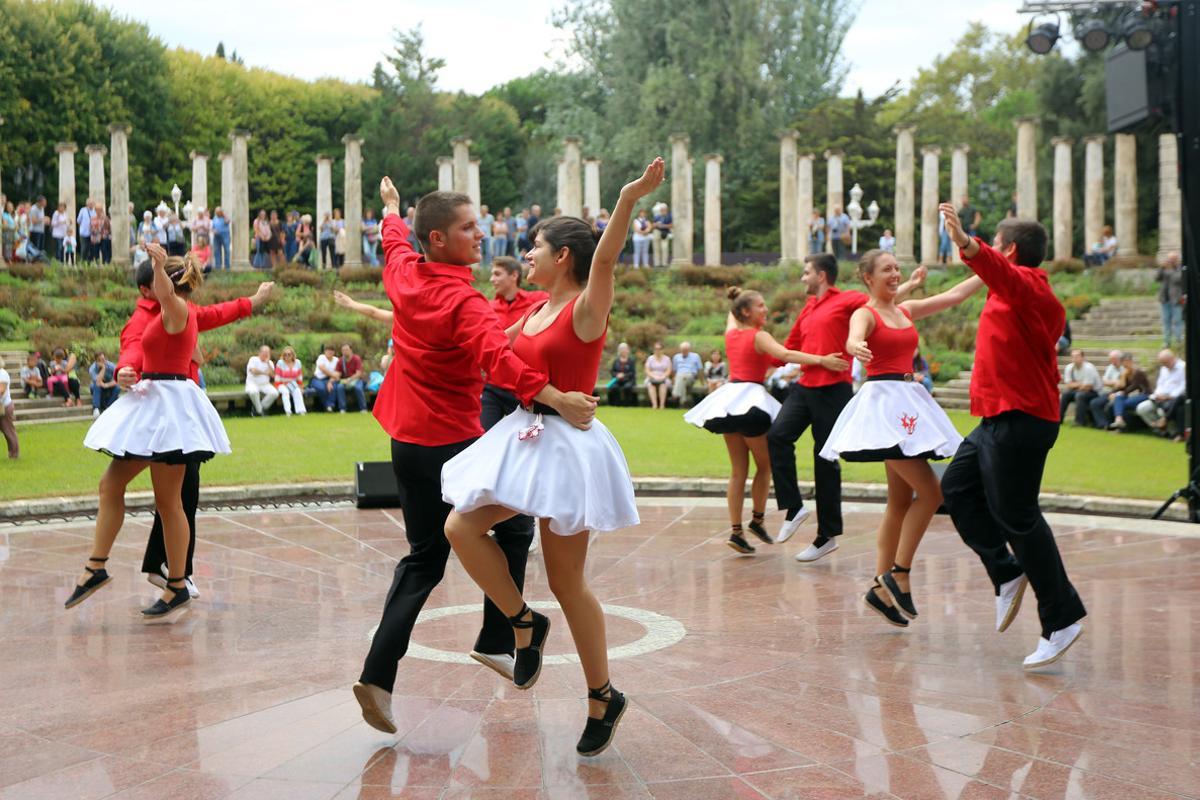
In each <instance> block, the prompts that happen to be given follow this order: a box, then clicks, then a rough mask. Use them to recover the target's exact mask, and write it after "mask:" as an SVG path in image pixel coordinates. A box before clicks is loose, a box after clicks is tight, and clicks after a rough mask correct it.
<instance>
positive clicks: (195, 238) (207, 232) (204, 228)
mask: <svg viewBox="0 0 1200 800" xmlns="http://www.w3.org/2000/svg"><path fill="white" fill-rule="evenodd" d="M191 228H192V251H193V252H195V251H196V249H197V247H198V246H199V242H200V237H201V236H203V237H204V241H205V242H206V244H207V246H208V247H209V254H208V258H209V260H208V261H202V262H201V264H202V265H203V266H205V267H209V268H211V267H212V264H211V259H212V241H213V221H212V218H211V217H209V216H208V211H207V210H205V209H203V208H200V209H197V210H196V214H195V216H193V217H192V222H191Z"/></svg>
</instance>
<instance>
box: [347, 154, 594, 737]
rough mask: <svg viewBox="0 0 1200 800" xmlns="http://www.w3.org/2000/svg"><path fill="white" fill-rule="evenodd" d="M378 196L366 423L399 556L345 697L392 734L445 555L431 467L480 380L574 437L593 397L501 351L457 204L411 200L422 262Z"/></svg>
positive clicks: (455, 448) (461, 440) (437, 473)
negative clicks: (379, 256) (400, 685)
mask: <svg viewBox="0 0 1200 800" xmlns="http://www.w3.org/2000/svg"><path fill="white" fill-rule="evenodd" d="M379 194H380V197H381V198H382V199H383V204H384V217H383V251H384V255H385V259H386V261H385V264H384V267H383V283H384V287H385V289H386V290H387V293H388V298H389V299H390V300H391V301H392V307H393V308H394V312H393V322H392V341H393V343H394V345H395V350H396V357H395V359H394V360H393V361H392V363H391V365H390V366H389V367H388V373H387V377H386V378H385V379H384V382H383V386H382V387H381V388H380V390H379V394H378V396H377V397H376V399H375V408H374V414H375V418H376V419H377V420H379V424H380V426H382V427H383V429H384V430H385V431H387V432H388V435H389V436H391V438H392V469H393V470H394V471H395V473H396V481H397V483H398V484H399V486H400V493H401V498H402V503H403V512H404V533H405V536H406V537H407V538H408V542H409V545H410V546H411V551H410V552H409V554H408V555H406V556H405V557H404V558H402V559H401V560H400V563H399V564H397V565H396V572H395V575H394V577H393V579H392V588H391V590H390V591H389V592H388V595H387V600H386V601H385V604H384V608H383V616H382V619H381V620H380V622H379V627H378V629H377V630H376V632H375V637H374V639H373V640H372V641H371V649H370V652H369V653H368V654H367V657H366V660H365V662H364V664H363V670H362V675H361V677H360V679H359V682H358V683H356V684H355V685H354V696H355V698H357V700H358V702H359V705H361V706H362V712H363V719H365V720H366V722H367V724H369V725H371V726H372V727H374V728H376V729H378V730H381V731H386V732H388V733H395V732H396V723H395V720H394V719H393V718H392V689H393V687H394V684H395V681H396V670H397V667H398V664H399V660H400V659H401V658H402V657H403V656H404V654H405V652H406V651H407V650H408V642H409V638H410V636H411V634H412V628H413V625H414V624H415V623H416V621H417V615H418V614H419V613H420V612H421V607H422V606H423V605H425V600H426V599H427V598H428V597H429V593H430V592H431V591H433V588H434V587H435V586H437V584H438V583H439V582H440V581H441V579H442V575H443V574H444V572H445V570H446V559H447V558H448V557H449V555H450V543H449V542H447V541H446V536H445V533H444V531H445V527H446V515H447V514H449V513H450V506H449V505H447V504H446V503H444V502H443V501H442V493H441V474H442V465H443V464H445V463H446V462H447V461H448V460H450V459H451V458H453V457H454V456H455V455H457V454H458V453H460V452H462V451H463V450H465V449H466V448H467V447H468V446H469V445H470V444H471V443H472V442H473V441H475V439H476V438H478V437H479V435H480V434H482V433H483V430H482V428H481V427H480V425H479V415H480V403H479V396H480V393H481V392H482V390H483V379H482V378H481V377H479V376H480V373H481V371H482V372H486V373H487V375H488V378H489V379H490V380H491V381H492V382H493V383H495V384H496V385H498V386H501V387H504V388H506V389H511V390H512V391H513V392H514V393H515V394H516V395H517V397H518V398H519V399H520V401H521V402H522V403H530V402H532V401H534V400H537V401H538V402H540V403H543V404H545V405H546V406H548V407H551V408H554V409H555V410H556V411H557V412H558V413H559V414H561V415H562V417H563V419H565V420H567V421H568V422H570V423H571V424H572V425H576V426H579V427H583V428H586V427H587V426H588V425H590V424H591V421H592V418H593V417H594V416H595V411H596V398H594V397H592V396H591V394H590V393H583V392H565V393H564V392H560V391H558V390H557V389H555V388H554V387H553V386H551V385H550V384H549V383H548V382H547V379H546V376H545V375H544V374H543V373H541V372H539V371H537V370H535V369H532V368H530V367H529V366H527V365H526V364H525V362H523V361H521V359H519V358H517V356H516V355H514V354H513V352H512V346H511V344H510V343H509V341H508V338H507V337H506V336H505V335H504V333H503V331H501V330H500V326H499V325H498V324H497V322H496V315H495V313H494V312H493V311H492V309H491V308H490V306H489V304H488V301H487V299H486V298H484V296H483V295H482V294H480V293H479V292H478V291H476V290H475V289H474V288H473V287H472V286H471V282H472V278H473V275H472V272H471V265H472V264H477V263H479V242H480V240H481V239H482V238H483V232H482V231H480V230H479V228H478V226H477V225H476V221H475V207H474V206H473V205H472V203H471V199H470V198H469V197H467V196H466V195H465V194H456V193H453V192H431V193H429V194H427V195H425V196H424V197H422V198H421V200H420V202H419V203H418V204H417V217H416V224H417V238H418V239H419V240H420V244H421V249H422V250H424V251H425V253H426V254H428V258H425V257H422V255H421V254H420V253H418V252H417V251H415V250H414V249H413V247H412V245H411V244H410V243H409V240H408V237H409V231H408V226H407V225H405V224H404V221H403V219H402V217H401V216H400V193H399V192H398V191H397V190H396V187H395V186H394V185H392V181H391V179H389V178H386V177H385V178H384V179H383V180H382V181H381V182H380V187H379ZM593 377H594V376H593ZM505 624H507V622H506V623H505Z"/></svg>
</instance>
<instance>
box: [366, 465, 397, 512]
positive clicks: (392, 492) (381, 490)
mask: <svg viewBox="0 0 1200 800" xmlns="http://www.w3.org/2000/svg"><path fill="white" fill-rule="evenodd" d="M354 502H355V505H356V506H358V507H359V508H399V507H400V506H401V505H403V503H404V498H403V497H401V494H400V485H399V484H398V483H396V473H395V472H393V471H392V462H390V461H360V462H358V463H357V464H355V465H354Z"/></svg>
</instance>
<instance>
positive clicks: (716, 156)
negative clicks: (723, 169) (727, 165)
mask: <svg viewBox="0 0 1200 800" xmlns="http://www.w3.org/2000/svg"><path fill="white" fill-rule="evenodd" d="M704 160H705V162H708V161H715V162H717V163H718V164H720V163H721V162H722V161H724V160H725V158H724V157H723V156H722V155H721V154H720V153H706V154H705V156H704Z"/></svg>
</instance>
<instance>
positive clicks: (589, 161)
mask: <svg viewBox="0 0 1200 800" xmlns="http://www.w3.org/2000/svg"><path fill="white" fill-rule="evenodd" d="M583 163H584V164H595V165H596V166H600V165H601V164H603V163H604V162H603V161H602V160H600V159H598V158H585V159H584V160H583Z"/></svg>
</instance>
